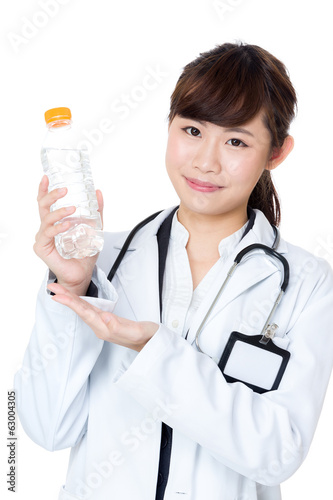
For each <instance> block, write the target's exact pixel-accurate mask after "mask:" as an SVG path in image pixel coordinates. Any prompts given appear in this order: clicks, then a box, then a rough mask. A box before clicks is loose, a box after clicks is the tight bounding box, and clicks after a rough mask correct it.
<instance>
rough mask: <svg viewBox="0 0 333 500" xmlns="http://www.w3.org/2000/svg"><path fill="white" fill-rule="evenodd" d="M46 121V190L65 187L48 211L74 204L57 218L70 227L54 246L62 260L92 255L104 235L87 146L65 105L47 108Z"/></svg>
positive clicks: (44, 144)
mask: <svg viewBox="0 0 333 500" xmlns="http://www.w3.org/2000/svg"><path fill="white" fill-rule="evenodd" d="M45 121H46V125H47V128H48V132H47V135H46V138H45V140H44V142H43V146H42V150H41V158H42V165H43V169H44V173H45V174H46V175H47V176H48V178H49V191H52V190H53V189H57V188H62V187H66V188H67V194H66V195H65V196H64V197H63V198H60V199H59V200H57V201H56V203H54V204H53V205H52V206H51V211H54V210H57V209H58V208H62V207H68V206H75V207H76V210H75V212H74V213H73V214H71V215H70V216H68V217H65V218H64V219H62V220H61V221H60V222H64V221H65V220H66V221H67V220H68V221H69V222H70V227H69V229H68V230H66V231H65V232H63V233H60V234H58V235H57V236H56V237H55V245H56V248H57V250H58V252H59V254H60V255H61V256H62V257H64V258H65V259H72V258H75V259H81V258H84V257H91V256H92V255H95V254H96V253H98V252H100V251H101V250H102V248H103V243H104V238H103V232H102V222H101V216H100V213H99V212H98V211H97V210H98V203H97V199H96V192H95V187H94V182H93V178H92V174H91V169H90V163H89V156H88V152H87V149H85V148H83V147H82V140H81V141H80V136H79V134H78V131H77V130H76V129H75V128H74V127H73V124H72V115H71V111H70V110H69V109H68V108H54V109H50V110H48V111H46V113H45Z"/></svg>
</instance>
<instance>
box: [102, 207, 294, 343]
mask: <svg viewBox="0 0 333 500" xmlns="http://www.w3.org/2000/svg"><path fill="white" fill-rule="evenodd" d="M161 212H162V210H161V211H159V212H156V213H154V214H153V215H150V216H149V217H147V218H146V219H144V220H143V221H142V222H140V223H139V224H137V225H136V226H135V227H134V228H133V229H132V231H131V232H130V233H129V235H128V237H127V238H126V240H125V243H124V244H123V246H122V248H121V250H120V252H119V255H118V257H117V259H116V260H115V262H114V264H113V266H112V268H111V270H110V272H109V274H108V280H109V281H112V279H113V277H114V275H115V274H116V271H117V269H118V267H119V265H120V264H121V261H122V259H123V258H124V256H125V253H126V252H127V250H128V248H129V245H130V243H131V241H132V240H133V238H134V236H135V235H136V234H137V232H138V231H140V229H141V228H143V227H144V226H145V225H146V224H148V223H149V222H151V221H152V220H153V219H155V217H157V215H159V214H160V213H161ZM272 227H273V230H274V233H275V237H274V242H273V245H272V247H268V246H266V245H263V244H261V243H254V244H252V245H249V246H247V247H245V248H243V250H241V251H240V252H239V253H238V254H237V255H236V257H235V259H234V262H233V264H232V266H231V268H230V269H229V271H228V273H227V277H226V279H225V280H224V282H223V283H222V285H221V287H220V289H219V291H218V292H217V294H216V296H215V298H214V300H213V302H212V304H211V306H210V307H209V309H208V311H207V313H206V314H205V317H204V318H203V320H202V322H201V323H200V326H199V328H198V330H197V332H196V334H195V343H196V346H197V348H198V350H199V351H200V352H203V351H202V349H201V347H200V343H199V338H200V335H201V333H202V330H203V328H204V326H205V324H206V322H207V320H208V318H209V316H210V315H211V313H212V311H213V309H214V307H215V305H216V303H217V301H218V300H219V298H220V296H221V294H222V292H223V291H224V290H225V288H226V286H227V284H228V283H229V281H230V279H231V277H232V275H233V273H234V272H235V269H236V267H237V266H238V265H239V264H240V262H241V261H242V259H243V257H244V256H245V255H248V254H249V253H250V252H253V251H254V250H263V251H264V252H265V253H266V254H268V255H270V256H271V257H273V258H275V259H278V260H279V261H280V262H281V263H282V265H283V279H282V282H281V285H280V291H279V293H278V296H277V298H276V300H275V302H274V304H273V307H272V309H271V311H270V313H269V314H268V317H267V319H266V321H265V324H264V326H263V329H262V331H261V333H260V335H261V340H260V343H261V344H267V343H268V342H269V341H270V340H271V339H272V338H273V337H274V335H275V332H276V330H277V328H278V326H277V325H276V324H275V323H273V324H270V321H271V319H272V317H273V314H274V312H275V311H276V308H277V306H278V305H279V303H280V302H281V299H282V297H283V295H284V293H285V291H286V288H287V286H288V282H289V264H288V261H287V259H286V258H285V257H283V255H281V254H280V253H279V252H277V251H276V248H277V247H278V245H279V242H280V233H279V230H278V229H277V227H276V226H274V225H273V224H272Z"/></svg>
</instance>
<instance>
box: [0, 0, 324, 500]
mask: <svg viewBox="0 0 333 500" xmlns="http://www.w3.org/2000/svg"><path fill="white" fill-rule="evenodd" d="M216 3H217V2H214V1H213V0H208V1H202V0H168V1H167V2H159V1H156V0H141V1H137V0H124V1H120V0H119V1H113V0H108V1H107V0H94V1H88V0H61V3H60V0H24V1H23V0H16V1H15V2H3V3H2V5H3V4H5V7H2V8H1V10H2V12H1V13H0V19H1V65H2V71H1V81H0V85H1V94H0V98H1V139H2V140H1V170H0V171H1V182H0V202H1V212H0V213H1V217H0V254H1V259H0V266H1V268H0V277H1V291H0V293H1V297H0V305H1V309H2V311H1V336H2V345H1V364H0V366H1V391H0V404H1V411H0V419H1V420H0V432H1V434H0V483H1V491H0V494H1V497H2V498H16V499H17V500H21V499H26V498H28V497H29V498H31V497H32V496H33V498H34V500H45V499H46V498H47V499H48V500H53V499H57V494H58V490H59V486H60V485H61V484H63V483H64V481H65V474H66V470H67V459H68V453H69V451H68V450H64V451H59V452H54V453H50V452H47V451H45V450H43V449H42V448H40V447H38V446H37V445H35V444H34V443H33V442H31V441H30V439H29V438H28V437H27V436H26V435H25V433H24V431H23V429H22V427H21V426H20V424H19V423H18V431H17V432H18V441H17V453H18V455H17V458H18V467H17V470H18V482H17V493H16V494H13V493H10V492H8V491H7V485H6V473H7V472H8V464H7V449H6V444H7V441H6V438H7V431H6V422H7V410H6V405H7V391H8V390H11V389H12V386H13V376H14V373H15V372H16V370H17V369H18V367H19V365H20V363H21V361H22V357H23V353H24V350H25V347H26V345H27V342H28V339H29V335H30V331H31V328H32V325H33V321H34V306H35V298H36V294H37V291H38V288H39V286H40V283H41V280H42V278H43V276H44V272H45V266H44V264H43V263H42V262H40V261H39V260H38V258H37V257H36V256H35V254H34V253H33V250H32V245H33V242H34V235H35V233H36V232H37V229H38V225H39V218H38V213H37V203H36V195H37V188H38V183H39V181H40V179H41V176H42V167H41V164H40V156H39V154H40V153H39V152H40V145H41V142H42V139H43V136H44V133H45V124H44V111H45V110H47V109H49V108H51V107H56V106H68V107H70V108H71V110H72V113H73V119H74V120H75V122H76V124H77V125H79V126H80V127H81V128H82V130H83V131H85V132H86V134H88V136H89V137H90V142H91V143H93V142H94V144H93V146H94V147H93V148H92V152H91V164H92V168H93V174H94V178H95V186H96V188H100V189H102V191H103V193H104V197H105V216H104V224H105V229H106V230H122V229H128V228H131V227H132V226H133V225H135V224H136V223H137V222H138V221H140V220H141V219H143V218H144V217H146V216H148V215H149V214H151V213H153V212H155V211H157V210H160V209H162V208H165V207H168V206H171V205H174V204H176V203H177V198H176V195H175V194H174V193H173V189H172V187H171V184H170V183H169V181H168V178H167V176H166V173H165V171H164V152H165V145H166V139H167V121H166V117H167V114H168V106H169V97H170V94H171V92H172V90H173V87H174V85H175V83H176V80H177V78H178V76H179V74H180V72H181V69H182V67H183V66H184V65H185V64H186V63H188V62H189V61H191V60H192V59H194V58H195V57H196V56H197V55H198V54H199V53H200V52H203V51H205V50H208V49H211V48H213V47H214V46H215V45H216V44H220V43H223V42H227V41H234V40H243V41H245V42H248V43H253V44H257V45H260V46H262V47H264V48H266V49H267V50H269V51H270V52H272V53H273V54H274V55H275V56H277V57H278V58H280V59H281V60H282V61H283V62H284V63H285V64H286V66H287V68H288V69H289V72H290V75H291V79H292V81H293V83H294V86H295V87H296V89H297V93H298V99H299V113H298V116H297V119H296V121H295V122H294V124H293V125H292V129H291V132H292V134H293V135H294V137H295V142H296V145H295V149H294V151H293V152H292V154H291V156H290V157H289V158H288V160H287V161H286V162H285V163H284V164H283V165H281V166H280V167H279V168H278V169H277V171H275V173H274V179H275V182H276V185H277V189H278V192H279V194H280V196H281V198H282V225H281V229H282V234H283V236H284V237H285V238H286V239H287V240H289V241H291V242H292V243H294V244H297V245H300V246H303V247H305V248H306V249H308V250H309V251H311V252H313V253H316V254H317V255H321V256H323V257H326V258H327V259H328V260H329V261H330V262H331V263H333V229H332V225H331V214H332V197H331V193H332V188H331V183H332V174H331V170H332V154H331V152H332V138H331V135H332V133H331V131H332V120H331V117H332V80H331V62H332V45H333V44H332V34H331V31H332V26H331V20H330V16H329V15H328V12H329V9H330V7H331V2H330V1H329V0H317V1H315V2H314V1H309V0H302V1H290V0H279V1H268V0H225V1H224V2H223V1H220V4H221V5H222V4H224V5H225V6H227V7H228V8H227V9H226V10H225V11H223V9H218V8H217V6H216ZM43 6H44V7H43ZM47 11H48V13H46V12H47ZM151 71H155V73H156V72H157V73H158V74H159V75H160V76H159V77H156V79H155V80H153V79H152V78H150V79H148V77H147V74H148V73H149V72H151ZM143 82H146V83H147V82H149V84H150V87H154V88H150V89H149V90H147V89H145V88H144V87H143ZM154 82H155V84H154ZM126 96H130V97H129V98H130V102H131V104H130V105H126V108H123V111H122V113H120V111H119V108H118V111H117V110H116V109H117V106H119V103H120V101H122V100H124V99H127V97H126ZM115 106H116V108H115ZM105 119H107V120H109V123H111V122H112V124H113V125H112V126H113V130H112V132H110V133H105V132H104V133H101V132H100V133H99V134H97V133H96V129H97V128H98V127H100V124H101V122H102V123H105ZM331 333H332V332H327V334H328V335H329V334H331ZM313 334H314V335H315V334H316V331H315V328H314V332H313ZM332 409H333V387H332V384H331V386H330V387H329V388H328V393H327V398H326V402H325V405H324V410H323V413H322V417H321V420H320V423H319V426H318V430H317V433H316V435H315V439H314V442H313V445H312V449H311V451H310V453H309V455H308V458H307V459H306V461H305V463H304V465H303V466H302V467H301V469H300V470H299V471H298V472H297V473H296V474H295V475H294V477H293V478H291V479H290V480H288V481H287V482H286V483H285V484H284V485H283V487H282V489H283V499H284V500H294V499H295V498H297V499H300V498H302V499H314V498H331V497H332V494H333V485H332V484H331V474H332V472H331V471H332V459H331V453H330V449H331V447H332V445H333V431H332V426H331V419H332V417H331V414H332ZM101 439H103V436H101ZM147 500H148V499H147Z"/></svg>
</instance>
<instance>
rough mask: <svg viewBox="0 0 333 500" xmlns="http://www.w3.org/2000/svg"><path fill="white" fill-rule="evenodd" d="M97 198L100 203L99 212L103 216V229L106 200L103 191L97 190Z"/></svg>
mask: <svg viewBox="0 0 333 500" xmlns="http://www.w3.org/2000/svg"><path fill="white" fill-rule="evenodd" d="M96 198H97V203H98V212H99V213H100V214H101V221H102V228H103V210H104V200H103V195H102V191H100V190H99V189H96Z"/></svg>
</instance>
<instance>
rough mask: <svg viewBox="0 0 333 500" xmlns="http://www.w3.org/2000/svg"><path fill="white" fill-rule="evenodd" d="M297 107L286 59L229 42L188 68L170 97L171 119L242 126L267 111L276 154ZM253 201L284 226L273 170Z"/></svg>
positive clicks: (261, 182) (263, 178)
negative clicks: (283, 60) (281, 221)
mask: <svg viewBox="0 0 333 500" xmlns="http://www.w3.org/2000/svg"><path fill="white" fill-rule="evenodd" d="M296 108H297V97H296V92H295V89H294V87H293V85H292V83H291V81H290V78H289V75H288V72H287V69H286V67H285V65H284V64H283V63H282V62H281V61H279V60H278V59H277V58H276V57H274V56H273V55H272V54H270V53H269V52H267V51H266V50H264V49H262V48H261V47H258V46H257V45H249V44H244V43H237V44H236V43H235V44H232V43H225V44H223V45H219V46H217V47H215V48H214V49H213V50H211V51H209V52H204V53H202V54H200V56H199V57H197V58H196V59H195V60H194V61H192V62H191V63H189V64H187V65H186V66H185V68H184V70H183V72H182V74H181V75H180V77H179V79H178V82H177V85H176V87H175V89H174V91H173V93H172V96H171V105H170V113H169V123H171V121H172V120H173V118H174V117H175V116H176V115H180V116H183V117H185V118H192V119H196V120H202V121H207V122H211V123H214V124H216V125H220V126H222V127H237V126H240V125H243V124H245V123H246V122H248V121H250V120H251V119H253V118H254V117H255V116H256V115H257V114H258V113H259V112H260V111H262V110H263V111H264V117H265V118H264V121H265V125H266V127H267V129H268V130H269V131H270V133H271V137H272V142H271V153H272V152H273V151H274V150H278V149H279V148H280V147H281V146H282V145H283V142H284V140H285V138H286V137H287V136H288V131H289V127H290V123H291V121H292V120H293V118H294V117H295V112H296ZM248 204H249V206H251V207H252V208H258V209H259V210H261V211H262V212H263V213H264V214H265V216H266V217H267V219H268V220H269V222H270V223H271V224H275V225H276V226H277V225H279V223H280V218H281V210H280V203H279V198H278V195H277V192H276V190H275V187H274V184H273V181H272V178H271V174H270V171H269V170H264V172H263V174H262V175H261V177H260V179H259V181H258V182H257V184H256V186H255V187H254V189H253V191H252V193H251V195H250V198H249V202H248Z"/></svg>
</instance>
